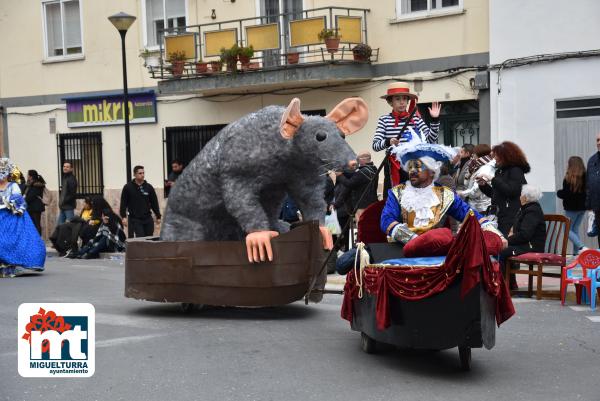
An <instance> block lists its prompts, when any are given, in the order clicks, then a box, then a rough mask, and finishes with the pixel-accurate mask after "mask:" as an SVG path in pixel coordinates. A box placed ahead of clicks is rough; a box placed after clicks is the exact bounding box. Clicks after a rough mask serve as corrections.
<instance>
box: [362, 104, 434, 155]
mask: <svg viewBox="0 0 600 401" xmlns="http://www.w3.org/2000/svg"><path fill="white" fill-rule="evenodd" d="M404 121H405V120H402V119H401V120H400V121H399V122H398V126H396V127H394V123H395V118H394V116H393V115H392V113H389V114H385V115H383V116H381V117H379V121H378V122H377V129H376V130H375V136H374V137H373V150H374V151H376V152H379V151H382V150H385V149H386V148H388V147H389V146H390V139H392V138H396V137H397V136H398V134H399V133H400V130H401V129H402V127H403V126H404ZM439 130H440V122H439V119H437V118H436V119H434V120H433V121H432V123H431V127H428V126H427V124H425V121H423V119H422V118H421V117H419V116H414V117H413V118H412V120H411V121H410V123H409V124H408V125H407V126H406V129H405V130H404V132H403V133H402V136H401V138H400V143H401V144H407V145H408V144H411V143H419V142H422V143H436V142H437V140H438V132H439Z"/></svg>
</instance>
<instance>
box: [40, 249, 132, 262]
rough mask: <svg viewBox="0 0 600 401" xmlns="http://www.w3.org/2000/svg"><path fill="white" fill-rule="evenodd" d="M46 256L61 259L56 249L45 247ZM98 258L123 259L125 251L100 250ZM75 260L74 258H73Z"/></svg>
mask: <svg viewBox="0 0 600 401" xmlns="http://www.w3.org/2000/svg"><path fill="white" fill-rule="evenodd" d="M46 257H47V258H58V259H62V258H63V257H62V256H59V255H58V251H57V250H56V249H54V248H50V247H46ZM98 259H106V260H125V252H101V253H100V257H99V258H98ZM74 260H76V259H74Z"/></svg>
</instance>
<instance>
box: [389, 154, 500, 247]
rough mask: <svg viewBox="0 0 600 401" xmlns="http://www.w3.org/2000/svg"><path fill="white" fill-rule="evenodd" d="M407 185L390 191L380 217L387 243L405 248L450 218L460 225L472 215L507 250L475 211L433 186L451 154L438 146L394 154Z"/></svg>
mask: <svg viewBox="0 0 600 401" xmlns="http://www.w3.org/2000/svg"><path fill="white" fill-rule="evenodd" d="M396 157H397V158H398V159H399V161H400V162H401V164H402V166H403V168H404V169H405V170H406V171H407V172H408V174H409V181H407V182H406V184H400V185H397V186H395V187H393V188H391V189H390V190H389V192H388V197H387V201H386V204H385V206H384V208H383V211H382V213H381V220H380V227H381V230H382V231H383V232H384V233H385V234H386V235H387V236H388V242H395V243H399V244H400V245H402V246H404V245H406V244H407V243H408V242H409V241H410V240H412V239H414V238H416V237H417V236H419V235H421V234H423V233H425V232H428V231H430V230H432V229H434V228H440V227H444V226H445V223H446V219H447V218H448V217H452V218H454V219H456V220H457V221H458V222H462V221H463V220H464V219H465V217H467V215H468V213H469V212H470V211H472V212H473V213H474V214H475V216H476V217H477V219H478V220H479V221H480V223H481V226H482V228H483V229H484V230H489V231H493V232H495V233H496V234H497V235H499V236H500V238H501V239H502V243H503V245H504V246H506V240H505V239H504V238H503V237H502V235H501V234H500V232H499V231H497V229H495V227H494V226H493V223H492V222H489V221H487V220H486V219H485V218H484V217H482V216H481V215H480V214H479V213H478V212H477V211H475V210H473V209H471V207H470V206H469V205H468V204H467V203H466V202H464V201H463V200H462V199H460V197H459V196H458V195H456V194H455V193H454V192H453V191H452V190H451V189H450V188H447V187H442V186H436V185H434V183H433V182H434V180H435V179H436V178H437V177H438V176H439V173H440V167H441V165H442V163H443V162H445V161H447V160H450V159H452V153H451V152H450V150H449V149H448V148H446V147H444V146H441V145H435V144H417V145H415V146H413V147H410V148H405V149H402V150H400V151H399V152H397V153H396Z"/></svg>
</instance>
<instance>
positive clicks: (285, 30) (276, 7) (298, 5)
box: [260, 0, 303, 67]
mask: <svg viewBox="0 0 600 401" xmlns="http://www.w3.org/2000/svg"><path fill="white" fill-rule="evenodd" d="M302 3H303V1H302V0H261V1H260V15H261V16H262V17H267V18H266V21H265V20H263V21H261V22H262V23H274V22H279V24H280V26H281V28H282V31H281V33H282V35H283V36H284V37H285V38H289V34H290V33H289V21H290V20H296V19H302V10H303V8H302ZM279 14H285V15H283V16H278V15H279ZM282 45H283V46H284V49H283V50H284V52H287V47H288V46H289V44H288V41H287V40H284V41H283V42H282ZM263 63H264V65H265V67H271V66H278V65H280V64H281V59H280V50H267V51H264V52H263Z"/></svg>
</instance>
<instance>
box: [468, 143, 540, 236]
mask: <svg viewBox="0 0 600 401" xmlns="http://www.w3.org/2000/svg"><path fill="white" fill-rule="evenodd" d="M492 154H493V156H494V160H495V161H496V172H495V174H494V176H492V175H491V174H481V175H479V176H478V177H477V184H478V185H479V189H480V190H481V192H483V193H484V194H486V195H487V196H489V197H490V198H492V203H491V204H492V206H495V209H496V215H497V217H498V229H499V230H500V232H501V233H502V234H503V235H504V236H505V237H508V235H509V232H510V229H511V228H512V226H513V225H514V223H515V216H516V215H517V212H518V211H519V209H520V208H521V202H520V201H519V198H520V196H521V189H522V187H523V185H524V184H527V180H526V179H525V174H527V173H529V172H530V171H531V168H530V167H529V163H528V162H527V158H526V157H525V154H524V153H523V151H522V150H521V148H520V147H519V146H518V145H517V144H515V143H513V142H509V141H505V142H502V143H501V144H499V145H496V146H494V147H493V148H492Z"/></svg>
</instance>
